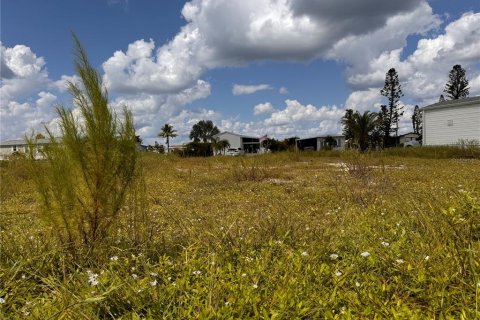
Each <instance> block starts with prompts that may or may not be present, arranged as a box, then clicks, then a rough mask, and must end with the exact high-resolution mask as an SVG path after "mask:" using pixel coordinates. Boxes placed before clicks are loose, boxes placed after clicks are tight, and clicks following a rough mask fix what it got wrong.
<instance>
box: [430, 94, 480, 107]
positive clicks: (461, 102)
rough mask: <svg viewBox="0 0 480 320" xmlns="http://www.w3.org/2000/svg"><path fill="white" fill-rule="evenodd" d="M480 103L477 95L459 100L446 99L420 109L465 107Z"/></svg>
mask: <svg viewBox="0 0 480 320" xmlns="http://www.w3.org/2000/svg"><path fill="white" fill-rule="evenodd" d="M476 103H480V96H477V97H470V98H464V99H458V100H446V101H442V102H437V103H434V104H431V105H429V106H425V107H423V108H421V109H420V110H432V109H442V108H450V107H463V106H469V105H472V104H476Z"/></svg>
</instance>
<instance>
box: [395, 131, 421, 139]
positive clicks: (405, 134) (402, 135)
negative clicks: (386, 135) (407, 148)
mask: <svg viewBox="0 0 480 320" xmlns="http://www.w3.org/2000/svg"><path fill="white" fill-rule="evenodd" d="M409 134H414V135H417V136H419V134H418V133H415V132H408V133H404V134H401V135H399V136H398V137H399V138H400V137H405V136H408V135H409Z"/></svg>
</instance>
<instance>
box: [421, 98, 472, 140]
mask: <svg viewBox="0 0 480 320" xmlns="http://www.w3.org/2000/svg"><path fill="white" fill-rule="evenodd" d="M459 140H478V141H480V103H479V104H475V105H469V106H451V107H448V108H439V109H432V110H424V111H423V145H453V144H458V142H459Z"/></svg>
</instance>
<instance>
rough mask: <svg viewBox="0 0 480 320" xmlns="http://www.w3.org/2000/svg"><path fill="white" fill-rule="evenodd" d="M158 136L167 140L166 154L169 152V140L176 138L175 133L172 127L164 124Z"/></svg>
mask: <svg viewBox="0 0 480 320" xmlns="http://www.w3.org/2000/svg"><path fill="white" fill-rule="evenodd" d="M158 136H159V137H162V138H166V139H167V152H170V138H175V137H176V136H177V131H176V130H174V129H173V126H172V125H170V124H168V123H165V125H164V126H163V127H162V128H161V129H160V133H159V134H158Z"/></svg>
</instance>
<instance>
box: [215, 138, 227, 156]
mask: <svg viewBox="0 0 480 320" xmlns="http://www.w3.org/2000/svg"><path fill="white" fill-rule="evenodd" d="M217 147H218V149H219V150H223V155H225V149H228V148H229V147H230V142H228V140H225V139H223V140H220V141H217Z"/></svg>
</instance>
